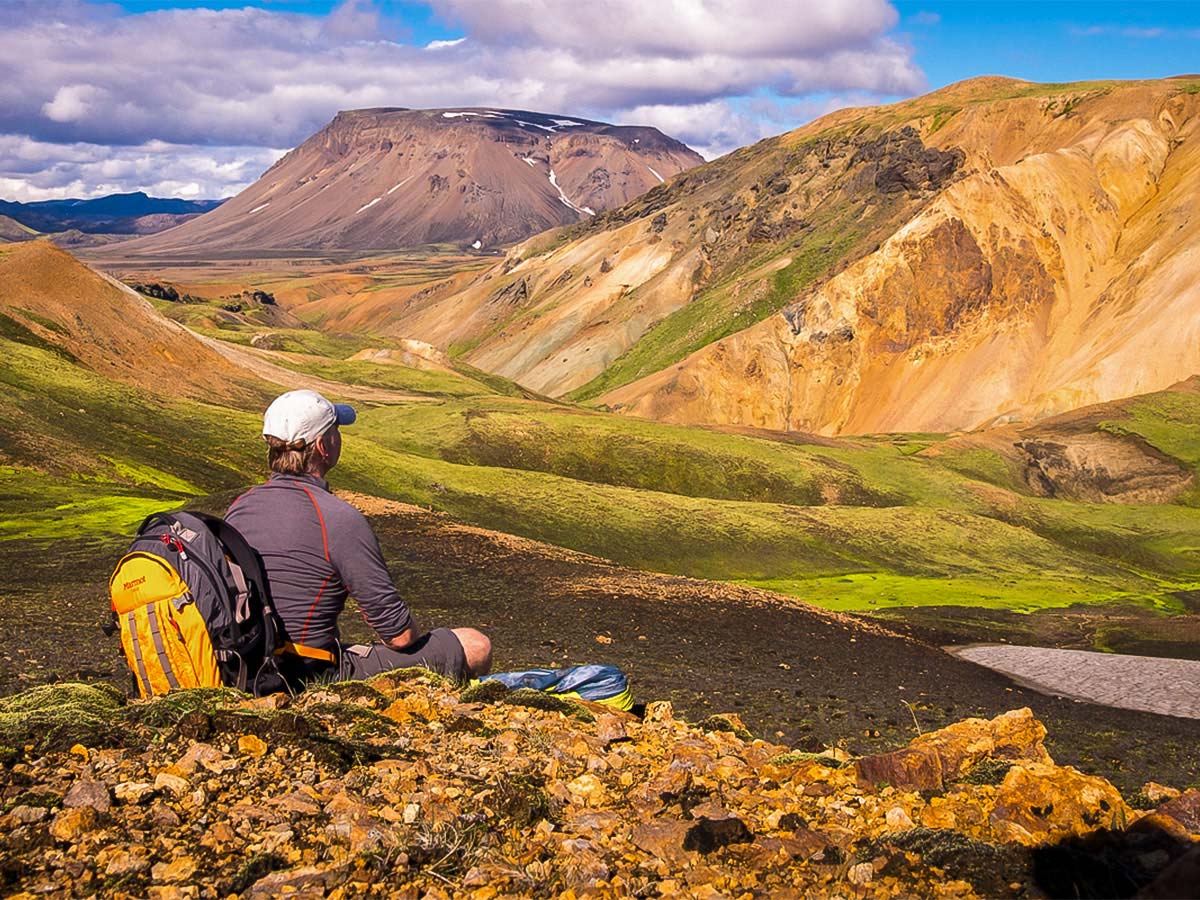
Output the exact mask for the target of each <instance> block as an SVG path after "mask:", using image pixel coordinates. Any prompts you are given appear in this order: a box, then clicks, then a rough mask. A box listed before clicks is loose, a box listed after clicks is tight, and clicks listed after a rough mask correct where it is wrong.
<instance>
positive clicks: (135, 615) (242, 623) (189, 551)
mask: <svg viewBox="0 0 1200 900" xmlns="http://www.w3.org/2000/svg"><path fill="white" fill-rule="evenodd" d="M109 593H110V595H111V596H112V611H113V624H112V625H111V626H109V627H108V628H106V629H105V630H106V631H108V632H109V633H110V634H112V633H114V632H116V631H118V630H119V631H120V633H121V647H122V649H123V650H124V651H125V661H126V662H127V663H128V664H129V669H130V671H131V672H132V673H133V679H134V683H135V684H136V685H137V690H138V693H139V694H140V695H141V696H142V697H149V696H152V695H155V694H165V693H166V692H167V691H171V690H175V689H178V688H191V687H219V686H221V685H225V686H228V687H236V688H239V689H241V690H244V691H250V692H252V693H254V694H259V695H262V694H265V693H269V692H271V691H274V690H279V689H281V688H282V680H281V679H280V677H279V673H278V668H277V667H276V665H275V658H274V652H275V650H276V649H278V647H279V644H280V643H281V638H280V630H279V627H278V625H277V622H276V619H275V614H274V612H273V610H272V608H271V602H270V595H269V593H268V590H267V580H266V575H265V574H264V572H263V567H262V561H261V559H259V557H258V554H257V553H255V552H254V550H253V549H252V548H251V547H250V545H249V544H247V543H246V540H245V538H243V537H242V536H241V535H240V534H239V533H238V532H237V530H236V529H234V528H233V527H232V526H231V525H229V524H228V523H227V522H225V521H224V520H223V519H220V518H218V517H216V516H209V515H205V514H203V513H194V512H177V513H156V514H154V515H152V516H149V517H148V518H147V519H146V520H145V521H144V522H142V525H141V527H140V528H139V529H138V533H137V537H135V538H134V540H133V544H132V546H131V547H130V548H129V552H128V553H126V554H125V556H124V557H122V559H121V561H120V562H119V563H117V568H116V571H114V572H113V575H112V578H111V579H110V580H109Z"/></svg>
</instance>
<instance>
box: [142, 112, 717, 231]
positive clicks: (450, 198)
mask: <svg viewBox="0 0 1200 900" xmlns="http://www.w3.org/2000/svg"><path fill="white" fill-rule="evenodd" d="M701 162H703V159H702V158H701V157H700V156H699V154H697V153H695V152H694V151H692V150H690V149H688V148H687V147H686V146H685V145H683V144H681V143H680V142H679V141H676V140H673V139H672V138H669V137H667V136H666V135H664V134H662V133H661V132H659V131H658V130H657V129H655V128H647V127H639V126H616V125H608V124H605V123H602V122H592V121H588V120H585V119H576V118H570V117H565V116H548V115H545V114H543V113H533V112H521V111H517V110H488V109H454V110H440V109H433V110H409V109H362V110H352V111H349V112H342V113H338V115H337V116H336V118H334V120H333V121H332V122H331V123H330V124H329V125H327V126H326V127H325V128H323V129H321V131H319V132H317V133H316V134H315V135H313V136H312V137H311V138H309V139H308V140H306V141H305V142H304V143H303V144H301V145H300V146H299V147H297V148H296V149H294V150H292V151H291V152H290V153H288V154H287V155H286V156H284V157H283V158H282V159H280V160H279V162H277V163H276V164H275V165H274V166H272V167H271V168H270V169H269V170H268V171H267V172H266V173H265V174H264V175H263V176H262V178H260V179H259V180H258V181H257V182H255V183H254V184H253V185H251V186H250V187H249V188H247V189H246V190H245V191H243V192H242V193H241V194H239V195H238V196H236V197H234V198H233V199H232V200H230V201H228V202H227V203H225V204H223V205H221V206H220V207H218V208H217V209H215V210H213V211H212V212H211V213H208V214H206V215H204V216H201V217H200V218H199V219H196V220H194V221H192V222H188V223H186V224H184V225H181V226H180V227H178V228H174V229H172V230H170V231H168V232H164V233H162V234H160V235H155V236H152V237H147V238H144V239H140V240H138V241H136V242H134V243H130V244H127V245H126V246H124V247H122V248H121V250H122V252H139V253H141V252H144V253H177V254H178V253H184V254H195V253H201V254H203V253H211V252H216V251H227V252H240V251H245V250H256V249H257V250H262V249H293V250H294V249H311V248H325V249H328V248H340V249H351V250H382V249H394V248H398V247H409V246H418V245H424V244H436V243H456V244H459V245H461V246H469V245H473V244H475V243H476V242H478V244H479V246H480V247H493V246H496V245H499V244H505V243H512V242H514V241H517V240H520V239H522V238H525V237H528V236H529V235H531V234H535V233H536V232H539V231H543V230H544V229H547V228H552V227H555V226H559V225H564V224H569V223H573V222H577V221H579V220H581V219H584V218H588V217H590V216H591V215H593V214H594V213H595V212H598V211H600V210H603V209H607V208H609V207H612V206H620V205H621V204H623V203H625V202H627V201H628V200H630V199H632V198H633V197H635V196H637V195H638V194H640V193H642V192H644V191H645V190H647V189H648V188H650V187H652V186H654V185H656V184H659V183H660V182H662V181H663V179H665V178H670V177H671V176H672V175H674V174H675V173H677V172H680V171H682V170H684V169H688V168H691V167H693V166H695V165H697V164H699V163H701Z"/></svg>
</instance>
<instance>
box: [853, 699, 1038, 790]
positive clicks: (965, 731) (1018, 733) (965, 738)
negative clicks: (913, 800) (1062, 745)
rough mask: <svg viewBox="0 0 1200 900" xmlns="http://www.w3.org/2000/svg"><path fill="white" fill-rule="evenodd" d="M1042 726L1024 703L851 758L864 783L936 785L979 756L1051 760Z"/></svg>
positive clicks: (935, 787)
mask: <svg viewBox="0 0 1200 900" xmlns="http://www.w3.org/2000/svg"><path fill="white" fill-rule="evenodd" d="M1045 737H1046V728H1045V726H1044V725H1042V723H1041V722H1039V721H1038V720H1037V719H1036V718H1034V715H1033V711H1032V710H1030V709H1029V708H1028V707H1025V708H1024V709H1017V710H1012V711H1011V712H1007V713H1004V714H1003V715H999V716H996V718H994V719H992V720H990V721H988V720H986V719H965V720H963V721H962V722H955V723H954V724H953V725H949V726H947V727H946V728H943V729H941V730H939V731H934V732H930V733H929V734H923V735H921V736H920V737H918V738H917V739H916V740H914V741H913V742H912V743H911V744H909V745H908V746H907V747H904V748H902V749H900V750H895V751H893V752H891V753H880V754H876V755H874V756H867V757H863V758H862V759H860V760H858V761H857V762H856V763H855V766H856V769H857V771H858V774H859V777H860V778H861V779H862V780H863V781H864V782H866V783H868V784H879V783H883V782H886V783H887V784H890V785H892V786H894V787H907V788H913V789H915V790H940V789H941V788H942V787H943V786H944V785H945V784H946V783H947V782H950V781H953V780H956V779H958V778H960V777H962V776H964V775H966V774H967V772H969V771H970V770H971V769H973V768H974V767H975V766H976V765H977V764H978V763H980V762H981V761H983V760H985V759H998V760H1025V761H1029V762H1037V763H1049V762H1051V759H1050V754H1049V753H1047V752H1046V747H1045V745H1044V744H1043V743H1042V741H1043V740H1044V739H1045Z"/></svg>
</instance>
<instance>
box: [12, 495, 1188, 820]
mask: <svg viewBox="0 0 1200 900" xmlns="http://www.w3.org/2000/svg"><path fill="white" fill-rule="evenodd" d="M228 499H231V498H229V497H219V498H210V500H208V501H206V506H207V507H208V508H210V509H211V510H212V511H220V509H221V508H222V506H223V504H222V503H221V501H223V500H228ZM353 499H354V502H355V503H357V504H358V505H360V506H361V507H362V508H363V509H364V511H366V512H367V513H368V514H369V515H371V516H372V521H373V524H374V526H375V528H376V531H377V533H378V534H379V536H380V540H381V542H382V544H383V547H384V553H385V555H386V557H387V558H388V560H389V561H390V563H391V567H392V571H393V575H394V577H395V579H396V582H397V585H398V587H399V588H400V590H401V593H402V595H404V596H405V597H408V598H409V599H410V601H411V603H412V605H413V608H414V611H415V613H416V615H417V618H418V620H419V621H420V622H422V623H423V624H425V625H426V626H427V627H429V626H433V625H437V624H447V625H478V626H480V627H483V628H484V629H485V630H486V631H487V632H488V633H489V634H490V635H491V637H492V639H493V642H494V644H495V646H496V648H497V657H496V668H497V670H503V669H515V668H526V667H532V666H557V665H568V664H574V663H583V662H609V663H615V664H617V665H620V666H621V667H623V668H624V669H625V670H626V671H627V672H628V673H629V674H630V676H631V680H632V683H633V688H634V692H635V696H636V698H637V699H639V700H642V701H649V700H656V699H669V700H671V701H672V702H673V704H674V706H675V708H676V710H677V711H679V712H680V713H681V714H682V715H684V716H686V717H688V718H691V719H693V720H696V721H698V720H700V719H702V718H704V717H705V716H707V715H709V714H712V713H715V712H736V713H738V714H740V715H741V717H742V718H743V720H744V721H745V722H746V724H747V726H748V727H749V728H750V729H751V730H752V731H754V732H755V733H757V734H760V735H762V736H764V737H767V738H768V739H771V740H773V741H777V742H780V743H785V744H789V745H792V746H794V747H796V748H799V749H804V750H811V749H819V748H821V747H822V746H827V745H835V746H840V747H842V748H844V749H845V750H847V751H849V752H850V753H854V754H862V753H869V752H876V751H879V750H882V749H885V748H890V747H895V746H900V745H902V744H904V743H906V742H907V741H909V740H911V739H912V738H913V737H914V736H915V735H916V734H917V732H918V731H929V730H932V729H935V728H938V727H940V726H942V725H945V724H947V723H950V722H954V721H957V720H959V719H962V718H964V717H968V716H986V717H991V716H994V715H997V714H998V713H1001V712H1003V711H1006V710H1009V709H1016V708H1019V707H1023V706H1028V707H1031V708H1032V709H1033V711H1034V713H1035V714H1036V715H1037V716H1038V717H1039V718H1040V719H1041V720H1042V721H1043V722H1045V724H1046V725H1047V727H1048V729H1049V732H1050V738H1049V739H1048V741H1047V746H1048V749H1049V750H1050V752H1051V754H1052V755H1053V756H1054V758H1055V759H1056V760H1058V761H1059V762H1060V763H1061V764H1069V765H1075V766H1077V767H1078V768H1080V769H1081V770H1083V771H1086V772H1089V773H1095V774H1100V775H1103V776H1104V777H1106V778H1108V779H1110V780H1111V781H1113V782H1114V783H1115V784H1116V785H1118V786H1119V787H1120V788H1121V790H1123V791H1125V792H1126V794H1127V795H1128V796H1133V795H1134V794H1136V793H1137V791H1138V790H1139V788H1140V787H1141V786H1142V784H1143V783H1144V782H1146V781H1148V780H1154V781H1158V782H1161V783H1165V784H1168V785H1172V786H1175V787H1179V788H1183V787H1186V786H1188V785H1193V784H1196V783H1198V782H1200V750H1198V748H1200V721H1197V720H1194V719H1184V718H1176V717H1172V716H1161V715H1154V714H1151V713H1142V712H1135V711H1130V710H1121V709H1115V708H1110V707H1102V706H1094V705H1091V704H1086V703H1080V702H1077V701H1072V700H1068V699H1061V698H1054V697H1048V696H1044V695H1042V694H1039V693H1037V692H1035V691H1032V690H1028V689H1026V688H1023V687H1021V686H1019V685H1017V684H1015V683H1014V682H1012V681H1010V680H1009V679H1007V678H1006V677H1004V676H1003V675H1000V674H998V673H996V672H992V671H990V670H988V669H984V668H981V667H979V666H976V665H974V664H972V663H969V662H966V661H963V660H960V659H956V658H955V657H953V656H951V655H950V654H948V653H945V652H944V651H942V650H941V649H939V648H938V647H937V646H935V645H933V644H931V643H927V642H926V641H923V640H919V639H916V638H914V637H911V636H903V635H902V634H899V633H897V632H894V631H890V630H887V629H885V628H884V627H882V626H881V625H880V624H878V622H877V621H876V620H872V619H870V618H863V617H857V616H851V615H845V614H836V613H829V612H826V611H822V610H818V609H815V608H813V607H809V606H806V605H804V604H801V603H798V602H796V601H793V600H790V599H789V598H786V597H782V596H780V595H777V594H771V593H768V592H765V591H758V590H754V589H751V588H745V587H739V586H735V585H728V584H720V583H714V582H706V581H700V580H694V579H689V578H682V577H676V576H668V575H657V574H651V573H645V572H640V571H636V570H633V569H627V568H623V567H621V566H617V565H615V564H612V563H609V562H607V561H604V560H600V559H597V558H595V557H590V556H586V555H584V554H579V553H574V552H571V551H568V550H563V549H560V548H558V547H553V546H550V545H547V544H541V543H537V542H535V541H530V540H526V539H523V538H515V537H512V536H509V535H504V534H499V533H496V532H492V531H486V530H483V529H479V528H475V527H469V526H465V525H460V524H457V523H456V522H454V521H453V520H451V519H449V518H447V517H445V516H442V515H439V514H435V513H430V512H428V511H426V510H424V509H422V508H420V507H415V506H408V505H404V504H399V503H394V502H391V501H384V500H378V499H375V498H369V497H354V498H353ZM123 550H124V547H123V546H121V545H116V544H100V545H96V544H87V543H84V542H69V541H59V542H56V543H54V544H49V545H48V544H46V543H44V542H32V541H22V540H13V541H9V542H7V544H6V548H5V559H6V565H5V566H4V567H3V571H0V597H2V598H3V599H2V600H0V628H3V631H4V633H5V634H6V635H9V636H10V638H11V642H10V643H9V644H8V646H7V647H6V648H5V649H4V651H3V652H2V653H0V693H3V694H9V693H13V692H16V691H19V690H22V689H24V688H26V687H29V686H32V685H34V684H39V683H47V682H53V681H59V680H67V679H78V678H83V679H85V680H103V681H108V682H111V683H114V684H119V685H121V686H124V682H125V680H126V678H125V673H124V671H123V668H122V666H123V664H122V663H121V662H120V661H119V660H118V659H117V656H116V653H117V647H116V645H115V642H114V641H113V640H110V639H107V638H105V637H104V636H103V635H102V634H101V632H100V629H99V625H100V624H101V623H102V622H103V620H104V616H105V611H106V609H107V605H108V601H107V597H106V591H105V584H106V580H107V577H108V574H109V572H110V571H111V567H112V565H113V564H114V563H115V561H116V559H117V558H118V557H119V556H120V554H121V553H122V552H123ZM35 598H36V599H35ZM988 612H989V613H990V614H992V615H994V614H995V611H988ZM1058 615H1060V616H1062V615H1066V614H1065V613H1062V612H1059V613H1058ZM1091 615H1093V616H1095V615H1096V611H1095V610H1094V609H1093V610H1092V611H1091ZM1191 618H1194V617H1187V616H1185V617H1182V620H1183V621H1184V622H1185V623H1186V621H1188V620H1190V619H1191ZM1172 621H1174V622H1176V623H1179V622H1180V619H1179V618H1176V619H1173V620H1172ZM343 622H344V623H345V624H346V626H347V628H348V631H347V635H346V636H347V637H351V638H365V637H367V636H368V635H366V634H365V633H362V632H361V629H363V627H364V626H363V625H362V623H361V620H360V619H359V617H358V616H355V615H352V614H349V613H348V614H347V615H345V616H344V617H343ZM899 630H901V631H902V630H904V629H903V626H901V628H900V629H899ZM914 630H919V629H914ZM960 634H961V629H960Z"/></svg>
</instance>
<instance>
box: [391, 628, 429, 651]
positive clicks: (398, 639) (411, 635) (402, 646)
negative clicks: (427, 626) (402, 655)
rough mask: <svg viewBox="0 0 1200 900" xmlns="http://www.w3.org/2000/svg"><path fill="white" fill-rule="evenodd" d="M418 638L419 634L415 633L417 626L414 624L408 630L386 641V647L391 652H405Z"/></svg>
mask: <svg viewBox="0 0 1200 900" xmlns="http://www.w3.org/2000/svg"><path fill="white" fill-rule="evenodd" d="M420 636H421V632H419V631H417V626H416V625H415V624H413V625H409V626H408V628H406V629H405V630H404V631H402V632H400V634H398V635H396V636H395V637H394V638H392V639H391V640H390V641H388V642H387V645H388V646H389V647H391V648H392V649H393V650H407V649H408V648H409V646H410V645H411V644H412V643H413V642H414V641H415V640H416V639H417V638H419V637H420Z"/></svg>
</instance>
